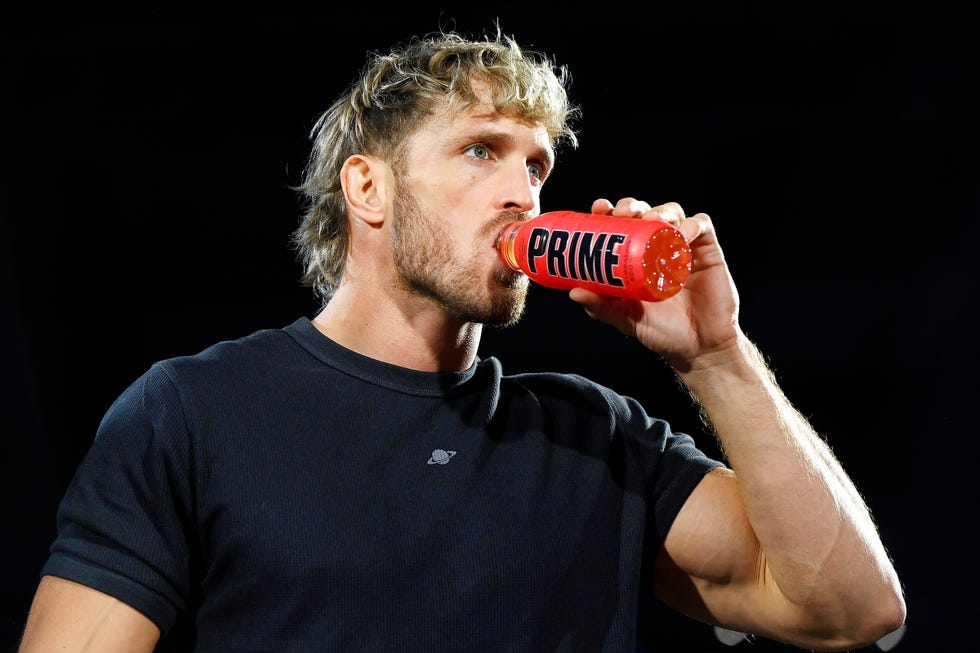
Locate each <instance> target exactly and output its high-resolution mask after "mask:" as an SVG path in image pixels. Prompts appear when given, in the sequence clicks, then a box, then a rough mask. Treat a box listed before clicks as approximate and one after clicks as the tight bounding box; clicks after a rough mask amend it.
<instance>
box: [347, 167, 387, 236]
mask: <svg viewBox="0 0 980 653" xmlns="http://www.w3.org/2000/svg"><path fill="white" fill-rule="evenodd" d="M387 175H388V166H387V165H385V163H384V162H383V161H381V160H380V159H377V158H375V157H373V156H369V155H367V154H352V155H351V156H349V157H347V160H346V161H344V165H343V167H342V168H341V169H340V185H341V186H342V187H343V189H344V197H345V198H346V199H347V207H348V209H347V210H348V213H350V214H351V215H352V216H357V217H358V218H360V219H361V220H363V221H364V222H366V223H368V224H370V225H374V226H378V225H380V224H382V223H383V222H384V219H385V193H386V190H387Z"/></svg>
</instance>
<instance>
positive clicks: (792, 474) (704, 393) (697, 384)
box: [679, 335, 901, 622]
mask: <svg viewBox="0 0 980 653" xmlns="http://www.w3.org/2000/svg"><path fill="white" fill-rule="evenodd" d="M679 374H680V376H681V379H682V380H683V381H684V382H685V383H686V384H687V387H688V388H689V390H690V391H691V393H692V394H693V395H694V397H695V398H696V399H697V401H698V402H699V404H700V406H701V408H702V409H703V411H704V412H705V414H706V416H707V418H708V419H709V420H710V422H711V424H712V426H713V427H714V429H715V431H716V435H717V437H718V440H719V443H720V446H721V447H722V449H723V451H724V452H725V455H726V457H727V459H728V462H729V464H730V465H731V467H732V469H733V470H734V471H735V474H736V477H737V480H738V489H739V494H740V496H741V499H742V502H743V504H744V508H745V511H746V514H747V516H748V519H749V522H750V524H751V526H752V529H753V531H754V533H755V535H756V537H757V538H758V541H759V543H760V546H761V548H762V552H763V556H764V560H765V563H766V566H767V568H768V571H769V573H770V574H771V575H772V579H773V581H774V583H775V585H776V586H778V588H779V591H780V592H781V593H782V594H783V595H784V596H785V597H786V599H787V600H789V601H790V602H792V603H793V604H795V605H798V606H801V607H804V608H806V609H807V610H811V611H812V612H813V614H815V615H817V616H818V617H819V618H823V617H826V618H827V620H828V622H835V621H839V620H841V619H846V618H847V616H848V615H849V614H852V613H853V614H862V613H863V612H865V611H867V609H868V607H869V605H882V602H883V601H884V602H886V603H887V604H888V606H893V605H894V602H895V601H896V600H898V601H900V600H901V598H900V594H899V590H898V581H897V578H896V575H895V572H894V569H893V568H892V565H891V563H890V561H889V559H888V556H887V554H886V552H885V550H884V547H883V546H882V544H881V541H880V539H879V537H878V534H877V532H876V528H875V526H874V523H873V521H872V519H871V516H870V514H869V511H868V509H867V506H866V505H865V503H864V501H863V500H862V499H861V497H860V495H859V493H858V491H857V490H856V488H855V487H854V485H853V483H852V482H851V481H850V479H849V478H848V477H847V475H846V474H845V473H844V470H843V469H842V468H841V466H840V464H839V463H838V461H837V460H836V459H835V457H834V456H833V454H832V452H831V451H830V449H829V448H828V447H827V445H826V443H825V442H824V441H823V440H822V439H821V438H820V437H819V436H818V435H817V434H816V433H815V432H814V431H813V429H812V428H811V427H810V425H809V423H808V422H807V420H806V419H804V418H803V416H802V415H800V413H799V412H798V411H797V410H796V409H795V408H794V407H793V406H792V405H791V404H790V402H789V401H788V400H787V398H786V397H785V396H784V394H783V392H782V391H781V390H780V388H779V386H778V385H777V384H776V382H775V380H774V379H773V377H772V374H771V373H770V372H769V370H768V368H767V366H766V365H765V363H764V361H763V359H762V356H761V355H760V354H759V352H758V350H757V349H756V347H755V346H754V345H753V344H752V343H751V342H749V341H748V339H747V338H745V337H744V335H740V336H739V338H738V339H737V342H736V343H735V344H734V345H733V346H732V347H731V348H729V349H728V350H726V351H724V352H716V353H714V354H711V355H710V357H705V358H704V359H703V360H699V361H697V362H696V363H695V364H694V365H692V367H691V369H690V370H688V371H686V372H684V373H679Z"/></svg>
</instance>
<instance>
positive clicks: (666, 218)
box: [644, 202, 684, 227]
mask: <svg viewBox="0 0 980 653" xmlns="http://www.w3.org/2000/svg"><path fill="white" fill-rule="evenodd" d="M650 212H651V213H653V214H655V215H654V216H644V217H655V218H656V219H657V220H662V221H663V222H666V223H668V224H672V225H674V226H675V227H676V226H677V225H679V224H680V223H681V221H682V220H684V208H683V207H682V206H681V205H680V204H678V203H677V202H667V203H666V204H661V205H659V206H655V207H653V208H652V209H650Z"/></svg>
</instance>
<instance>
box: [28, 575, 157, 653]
mask: <svg viewBox="0 0 980 653" xmlns="http://www.w3.org/2000/svg"><path fill="white" fill-rule="evenodd" d="M159 638H160V630H159V629H158V628H157V626H156V624H154V623H153V622H152V621H150V620H149V619H148V618H146V617H145V616H143V615H142V614H141V613H139V612H137V611H136V610H134V609H133V608H131V607H130V606H128V605H126V604H125V603H123V602H122V601H120V600H119V599H116V598H114V597H112V596H109V595H108V594H103V593H102V592H99V591H97V590H94V589H92V588H90V587H86V586H85V585H80V584H78V583H75V582H72V581H69V580H65V579H63V578H57V577H55V576H45V577H44V578H42V579H41V583H40V584H39V585H38V588H37V593H36V594H35V595H34V602H33V604H32V605H31V611H30V614H29V615H28V617H27V626H26V627H25V629H24V637H23V639H22V640H21V644H20V648H19V649H18V653H34V652H35V651H37V652H42V651H44V652H46V651H63V652H65V653H70V652H78V653H80V652H82V651H98V652H99V653H114V652H117V651H118V652H119V653H139V652H140V651H145V652H147V653H149V652H150V651H152V650H153V649H154V647H155V646H156V644H157V640H158V639H159Z"/></svg>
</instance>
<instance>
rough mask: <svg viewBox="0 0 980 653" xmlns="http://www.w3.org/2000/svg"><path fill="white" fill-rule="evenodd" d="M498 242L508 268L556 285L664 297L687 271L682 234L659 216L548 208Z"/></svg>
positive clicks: (632, 296)
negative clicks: (615, 214) (643, 217)
mask: <svg viewBox="0 0 980 653" xmlns="http://www.w3.org/2000/svg"><path fill="white" fill-rule="evenodd" d="M497 247H498V249H499V250H500V254H501V256H502V257H503V259H504V261H505V262H506V263H507V265H509V266H510V267H511V268H513V269H515V270H520V271H521V272H523V273H524V274H526V275H527V276H528V278H530V279H531V280H532V281H534V282H535V283H538V284H540V285H542V286H545V287H547V288H555V289H558V290H570V289H572V288H585V289H586V290H591V291H592V292H594V293H597V294H600V295H610V296H613V297H625V298H630V299H639V300H643V301H662V300H664V299H668V298H670V297H673V296H674V295H676V294H677V293H678V292H680V291H681V289H682V288H683V287H684V284H685V283H686V282H687V278H688V276H689V275H690V273H691V248H690V246H689V245H688V244H687V241H685V240H684V236H683V234H681V232H680V231H679V230H678V229H677V228H676V227H674V226H673V225H670V224H668V223H666V222H661V221H660V220H642V219H639V218H621V217H613V216H608V215H596V214H594V213H576V212H574V211H550V212H548V213H542V214H541V215H539V216H538V217H536V218H532V219H530V220H526V221H523V222H511V223H510V224H508V225H507V226H506V227H504V228H503V229H502V230H501V232H500V235H499V236H498V237H497Z"/></svg>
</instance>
